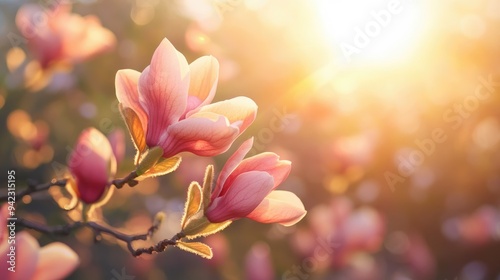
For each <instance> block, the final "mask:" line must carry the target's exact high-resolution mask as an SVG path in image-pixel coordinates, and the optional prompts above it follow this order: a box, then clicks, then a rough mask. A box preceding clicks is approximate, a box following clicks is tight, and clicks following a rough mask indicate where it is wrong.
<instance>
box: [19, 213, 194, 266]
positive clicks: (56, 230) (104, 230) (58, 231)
mask: <svg viewBox="0 0 500 280" xmlns="http://www.w3.org/2000/svg"><path fill="white" fill-rule="evenodd" d="M16 224H19V225H20V226H21V227H23V228H28V229H32V230H35V231H38V232H42V233H45V234H50V235H69V234H71V232H72V231H73V230H76V229H78V228H82V227H86V228H90V229H92V231H93V232H94V234H95V237H96V238H95V239H96V240H97V237H98V236H100V235H102V234H107V235H110V236H113V237H114V238H116V239H118V240H121V241H123V242H125V243H126V244H127V248H128V250H129V251H130V253H131V254H132V256H134V257H137V256H140V255H142V254H144V253H145V254H152V253H153V252H157V253H160V252H163V251H165V249H166V248H167V247H168V246H169V245H170V246H172V245H175V244H176V243H177V241H178V240H180V239H181V238H182V237H184V234H181V233H178V234H176V235H175V236H174V237H172V238H171V239H165V240H163V241H160V242H159V243H158V244H156V245H154V246H151V247H149V248H139V249H134V247H133V246H132V243H133V242H134V241H136V240H147V239H148V237H150V236H151V235H152V234H153V233H154V232H155V231H156V230H157V229H158V225H153V226H152V227H151V228H149V229H148V232H147V233H145V234H137V235H128V234H125V233H122V232H119V231H116V230H114V229H112V228H108V227H105V226H103V225H100V224H98V223H96V222H74V223H72V224H66V225H58V226H47V225H42V224H39V223H36V222H33V221H29V220H26V219H23V218H17V221H16Z"/></svg>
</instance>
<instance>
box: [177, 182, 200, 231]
mask: <svg viewBox="0 0 500 280" xmlns="http://www.w3.org/2000/svg"><path fill="white" fill-rule="evenodd" d="M201 205H202V204H201V187H200V185H199V184H198V183H197V182H192V183H191V185H189V189H188V196H187V199H186V205H185V207H184V215H183V216H182V220H181V228H182V229H184V227H185V226H186V223H187V222H188V221H189V220H190V219H191V218H192V217H193V216H194V215H195V214H196V213H198V212H199V211H200V209H201Z"/></svg>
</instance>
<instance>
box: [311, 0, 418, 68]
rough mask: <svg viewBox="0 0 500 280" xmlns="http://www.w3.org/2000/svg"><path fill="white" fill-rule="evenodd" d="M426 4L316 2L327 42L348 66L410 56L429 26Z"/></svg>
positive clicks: (398, 0)
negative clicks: (424, 14)
mask: <svg viewBox="0 0 500 280" xmlns="http://www.w3.org/2000/svg"><path fill="white" fill-rule="evenodd" d="M422 5H423V4H422V3H421V2H417V1H409V0H375V1H363V0H349V1H341V0H316V6H317V9H318V14H319V16H320V20H321V24H322V26H323V30H324V34H325V37H326V40H327V41H328V43H330V44H331V45H332V46H333V50H334V53H335V54H336V55H339V56H340V57H342V58H345V61H346V62H347V63H351V62H363V63H366V62H392V61H398V60H401V59H404V58H406V57H408V56H409V55H410V54H411V51H412V50H413V49H414V48H415V47H416V46H417V44H418V43H419V41H420V40H421V37H422V33H423V30H424V27H425V18H424V17H423V15H422V14H423V13H422V11H423V7H422Z"/></svg>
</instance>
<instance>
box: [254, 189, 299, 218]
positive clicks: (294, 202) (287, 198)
mask: <svg viewBox="0 0 500 280" xmlns="http://www.w3.org/2000/svg"><path fill="white" fill-rule="evenodd" d="M306 213H307V211H306V210H305V208H304V204H302V201H301V200H300V198H298V197H297V196H296V195H295V194H294V193H292V192H288V191H272V192H271V193H270V194H269V195H268V196H267V197H266V198H264V200H263V201H262V202H261V203H260V204H259V206H257V208H255V210H253V211H252V213H250V214H249V215H248V216H247V218H250V219H252V220H255V221H257V222H260V223H265V224H269V223H280V224H282V225H284V226H292V225H294V224H296V223H298V222H299V221H300V220H302V218H304V216H305V215H306Z"/></svg>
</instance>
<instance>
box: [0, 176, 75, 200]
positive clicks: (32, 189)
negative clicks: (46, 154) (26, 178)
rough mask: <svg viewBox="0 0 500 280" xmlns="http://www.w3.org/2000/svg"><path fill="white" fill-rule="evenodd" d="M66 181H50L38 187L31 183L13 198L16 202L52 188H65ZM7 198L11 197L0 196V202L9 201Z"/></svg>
mask: <svg viewBox="0 0 500 280" xmlns="http://www.w3.org/2000/svg"><path fill="white" fill-rule="evenodd" d="M67 181H68V179H61V180H52V181H50V182H48V183H44V184H39V185H37V184H35V183H33V182H28V187H27V188H26V189H24V190H22V191H20V192H18V193H16V196H15V197H16V201H17V200H20V199H22V198H23V197H24V196H26V195H29V194H32V193H36V192H41V191H45V190H48V189H49V188H50V187H52V186H59V187H64V186H66V182H67ZM9 197H11V196H9V195H7V194H6V195H2V196H0V201H7V200H8V199H9Z"/></svg>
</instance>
